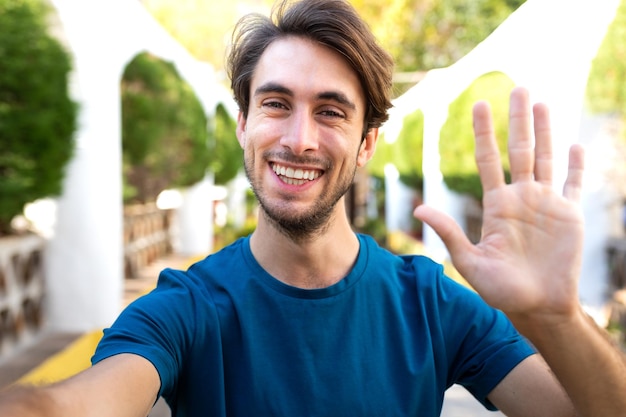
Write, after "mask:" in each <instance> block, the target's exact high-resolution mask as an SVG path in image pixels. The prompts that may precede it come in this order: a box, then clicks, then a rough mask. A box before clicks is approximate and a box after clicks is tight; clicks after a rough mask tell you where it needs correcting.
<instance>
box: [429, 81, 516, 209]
mask: <svg viewBox="0 0 626 417" xmlns="http://www.w3.org/2000/svg"><path fill="white" fill-rule="evenodd" d="M513 87H514V83H513V81H512V80H511V79H510V78H508V77H507V76H506V75H504V74H502V73H500V72H492V73H489V74H485V75H483V76H481V77H479V78H478V79H476V80H475V81H474V82H473V83H472V85H470V87H468V88H467V89H466V90H465V91H464V92H463V93H461V95H459V97H458V98H457V99H456V100H455V101H453V102H452V103H451V104H450V107H449V112H448V119H447V121H446V123H445V124H444V125H443V127H442V128H441V135H440V139H439V152H440V156H441V162H440V167H441V173H442V174H443V179H444V182H445V183H446V185H447V186H448V188H449V189H450V190H452V191H456V192H458V193H461V194H469V195H470V196H472V197H474V198H476V199H477V200H478V201H480V200H481V199H482V186H481V184H480V177H479V176H478V168H477V167H476V160H475V158H474V149H475V146H474V134H473V132H474V130H473V127H472V107H473V106H474V103H476V102H477V101H481V100H483V101H487V102H488V103H489V104H490V106H491V109H492V112H493V120H494V127H495V134H496V137H497V140H498V148H499V149H500V154H501V155H502V164H503V167H504V170H505V174H506V176H507V177H508V176H509V163H508V150H507V141H508V124H507V123H508V111H509V95H510V92H511V90H512V89H513Z"/></svg>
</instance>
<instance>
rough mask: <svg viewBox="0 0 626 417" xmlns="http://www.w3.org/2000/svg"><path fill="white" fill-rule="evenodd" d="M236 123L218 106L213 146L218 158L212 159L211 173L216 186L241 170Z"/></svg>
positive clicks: (241, 153)
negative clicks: (213, 175)
mask: <svg viewBox="0 0 626 417" xmlns="http://www.w3.org/2000/svg"><path fill="white" fill-rule="evenodd" d="M236 128H237V123H236V122H235V120H233V118H232V117H230V115H229V114H228V112H227V111H226V108H225V107H224V106H223V105H222V104H220V105H218V106H217V109H216V111H215V133H214V137H215V144H214V148H213V152H214V154H215V155H218V156H219V158H213V161H212V163H211V171H213V173H214V174H215V183H216V184H222V185H224V184H227V183H228V182H229V181H230V180H232V179H233V178H235V177H236V176H237V173H238V172H239V170H240V169H242V168H243V149H242V148H241V146H239V142H238V141H237V135H236Z"/></svg>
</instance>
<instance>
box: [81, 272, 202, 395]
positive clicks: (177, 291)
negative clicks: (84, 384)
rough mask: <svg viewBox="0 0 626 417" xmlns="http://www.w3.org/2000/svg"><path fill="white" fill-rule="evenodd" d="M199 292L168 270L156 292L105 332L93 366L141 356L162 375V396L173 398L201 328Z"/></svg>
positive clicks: (180, 274)
mask: <svg viewBox="0 0 626 417" xmlns="http://www.w3.org/2000/svg"><path fill="white" fill-rule="evenodd" d="M197 290H198V289H197V288H193V284H192V282H191V280H190V278H189V275H187V274H185V273H184V272H181V271H175V270H170V269H166V270H164V271H163V272H162V273H161V275H160V276H159V281H158V285H157V287H156V289H154V290H153V291H152V292H150V293H148V294H146V295H144V296H143V297H140V298H139V299H137V300H136V301H135V302H133V303H132V304H131V305H129V306H128V307H127V308H126V309H125V310H124V311H123V312H122V313H121V314H120V316H119V317H118V318H117V320H116V321H115V322H114V323H113V325H112V326H111V327H110V328H108V329H105V330H104V335H103V338H102V340H101V341H100V343H99V345H98V347H97V349H96V352H95V354H94V356H93V357H92V359H91V361H92V363H93V364H96V363H98V362H100V361H102V360H103V359H106V358H108V357H111V356H114V355H118V354H122V353H132V354H135V355H139V356H141V357H143V358H145V359H147V360H148V361H150V362H151V363H152V364H153V365H154V367H155V368H156V370H157V372H158V373H159V377H160V379H161V389H160V391H159V396H161V395H167V394H172V393H173V392H174V391H175V390H176V381H177V376H178V375H179V373H180V371H181V369H182V366H183V358H184V356H185V352H186V351H187V349H188V347H189V346H190V345H191V344H192V341H193V335H194V329H195V328H196V326H197V325H198V323H197V322H195V320H196V319H197V317H198V314H196V311H195V310H196V305H195V303H194V301H193V300H194V297H193V294H194V292H197Z"/></svg>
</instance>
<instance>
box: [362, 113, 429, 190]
mask: <svg viewBox="0 0 626 417" xmlns="http://www.w3.org/2000/svg"><path fill="white" fill-rule="evenodd" d="M384 139H385V138H384V134H381V135H380V137H379V139H378V143H377V144H376V152H375V153H374V157H373V158H372V160H371V161H370V162H369V163H368V165H367V170H368V172H369V173H370V175H373V176H375V177H377V178H384V175H385V174H384V168H385V165H387V164H388V163H393V164H394V165H395V167H396V169H397V170H398V173H399V174H400V181H402V182H403V183H404V184H405V185H407V186H408V187H411V188H412V189H414V190H418V191H421V190H422V189H423V184H424V175H423V173H422V159H423V148H424V115H423V113H422V111H421V110H416V111H414V112H413V113H411V114H409V115H407V116H406V117H405V118H404V120H403V121H402V129H401V130H400V133H399V134H398V138H397V139H396V141H395V142H394V143H391V144H390V143H387V142H386V141H385V140H384Z"/></svg>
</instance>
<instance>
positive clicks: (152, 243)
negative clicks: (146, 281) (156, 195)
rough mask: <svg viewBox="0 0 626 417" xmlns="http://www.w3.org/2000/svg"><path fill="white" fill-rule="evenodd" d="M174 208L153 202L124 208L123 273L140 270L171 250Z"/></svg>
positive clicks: (134, 273)
mask: <svg viewBox="0 0 626 417" xmlns="http://www.w3.org/2000/svg"><path fill="white" fill-rule="evenodd" d="M172 217H173V211H172V210H161V209H159V208H157V206H156V205H154V204H147V205H132V206H126V207H124V274H125V276H126V278H134V277H137V271H138V270H139V269H140V268H143V267H144V266H146V265H149V264H150V263H152V262H153V261H154V260H156V259H158V258H159V257H161V256H164V255H167V254H169V253H171V252H172V232H171V225H172Z"/></svg>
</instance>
